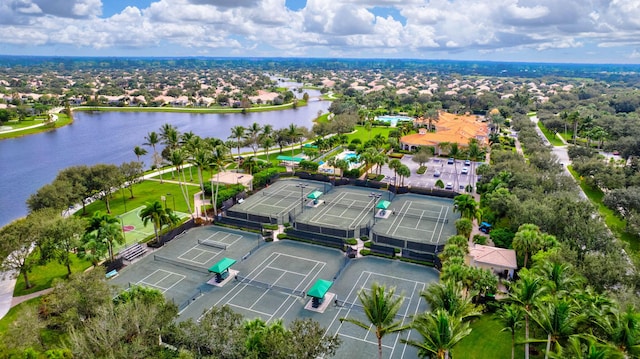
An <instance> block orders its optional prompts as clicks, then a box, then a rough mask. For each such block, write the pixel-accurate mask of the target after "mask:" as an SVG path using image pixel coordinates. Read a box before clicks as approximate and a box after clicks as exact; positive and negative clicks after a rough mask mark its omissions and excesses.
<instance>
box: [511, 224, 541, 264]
mask: <svg viewBox="0 0 640 359" xmlns="http://www.w3.org/2000/svg"><path fill="white" fill-rule="evenodd" d="M511 245H512V246H513V249H514V250H515V251H516V252H517V253H518V254H523V255H524V267H525V268H527V265H528V261H529V256H530V255H532V254H533V252H535V251H537V250H539V249H540V248H541V247H542V233H541V232H540V228H538V226H536V225H535V224H529V223H527V224H523V225H521V226H520V227H519V228H518V232H516V235H515V237H513V242H512V244H511Z"/></svg>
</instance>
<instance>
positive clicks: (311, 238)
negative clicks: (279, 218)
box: [287, 228, 344, 250]
mask: <svg viewBox="0 0 640 359" xmlns="http://www.w3.org/2000/svg"><path fill="white" fill-rule="evenodd" d="M287 236H289V237H290V238H292V239H294V240H295V239H300V240H302V241H305V242H310V243H313V244H318V245H321V246H326V247H333V248H338V249H340V250H344V240H343V238H338V237H333V236H328V235H324V234H319V233H311V232H305V231H299V230H297V229H295V228H289V229H288V230H287Z"/></svg>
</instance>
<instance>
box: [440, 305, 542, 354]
mask: <svg viewBox="0 0 640 359" xmlns="http://www.w3.org/2000/svg"><path fill="white" fill-rule="evenodd" d="M471 328H472V329H473V330H472V331H471V334H469V335H468V336H467V337H466V338H464V339H462V340H461V341H460V342H459V343H458V345H456V347H455V348H454V349H453V357H454V358H465V359H502V358H504V359H510V358H511V335H510V334H509V333H508V332H501V331H500V330H502V325H501V324H500V322H498V321H497V320H495V319H494V318H493V314H485V315H483V316H482V317H480V318H478V319H476V320H475V321H474V322H473V323H471ZM523 337H524V335H523V334H522V333H520V335H517V336H516V343H517V342H518V341H522V340H523ZM516 358H524V344H520V345H518V344H516ZM532 358H535V356H532Z"/></svg>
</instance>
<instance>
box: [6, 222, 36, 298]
mask: <svg viewBox="0 0 640 359" xmlns="http://www.w3.org/2000/svg"><path fill="white" fill-rule="evenodd" d="M31 219H32V217H29V216H27V217H26V218H21V219H18V220H16V221H13V222H11V223H9V224H8V225H6V226H4V227H2V228H0V260H1V261H2V262H0V269H1V271H2V272H3V277H6V276H12V277H13V278H15V276H17V275H19V274H22V277H23V278H24V283H25V289H29V288H31V282H29V272H31V269H32V268H33V267H34V266H35V265H36V264H37V261H38V259H37V258H36V257H35V256H30V254H31V250H32V248H33V243H34V241H35V233H34V224H35V223H33V221H32V220H31Z"/></svg>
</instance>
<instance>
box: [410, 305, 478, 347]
mask: <svg viewBox="0 0 640 359" xmlns="http://www.w3.org/2000/svg"><path fill="white" fill-rule="evenodd" d="M411 328H412V329H415V330H416V331H417V332H418V333H419V334H420V335H421V336H422V338H423V341H422V342H418V341H416V340H406V339H401V341H402V342H403V343H406V344H409V345H411V346H412V347H415V348H418V355H419V356H421V357H431V355H435V357H436V358H438V359H448V358H449V352H450V351H451V349H453V348H454V347H455V345H456V344H458V342H460V340H462V339H463V338H464V337H466V336H467V335H469V333H471V328H469V323H466V322H462V321H461V320H460V318H456V317H455V316H453V315H451V314H449V313H448V312H447V311H445V310H443V309H436V310H435V311H432V312H426V313H422V314H418V315H417V316H416V317H415V319H414V320H413V322H412V323H411Z"/></svg>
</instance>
